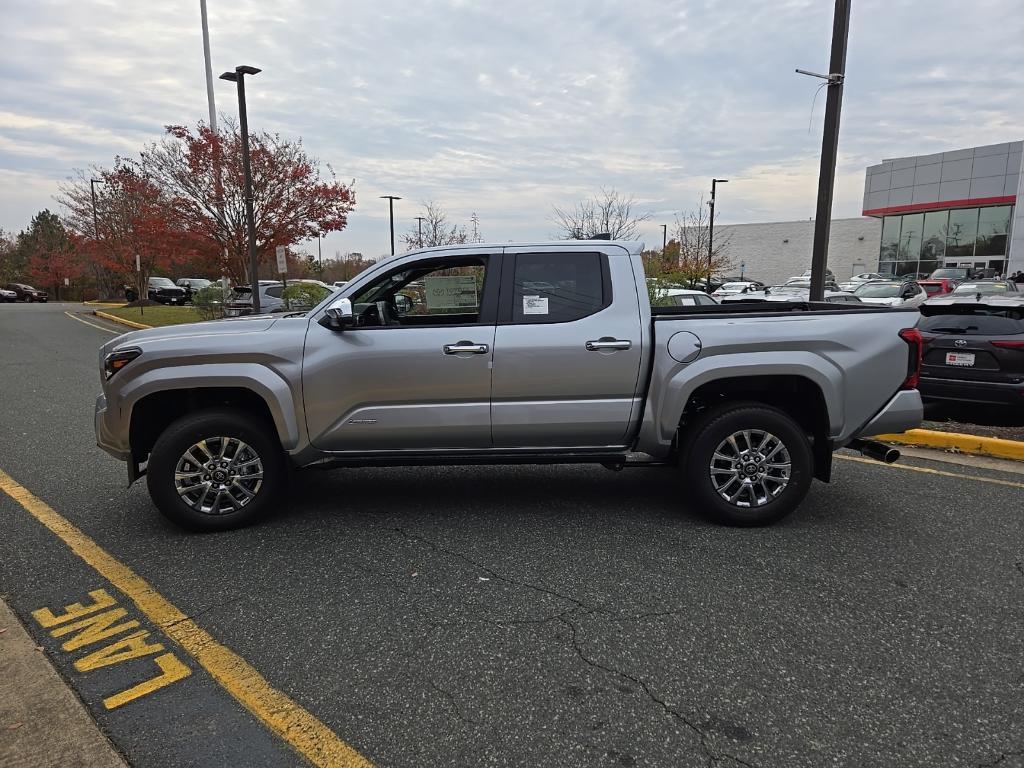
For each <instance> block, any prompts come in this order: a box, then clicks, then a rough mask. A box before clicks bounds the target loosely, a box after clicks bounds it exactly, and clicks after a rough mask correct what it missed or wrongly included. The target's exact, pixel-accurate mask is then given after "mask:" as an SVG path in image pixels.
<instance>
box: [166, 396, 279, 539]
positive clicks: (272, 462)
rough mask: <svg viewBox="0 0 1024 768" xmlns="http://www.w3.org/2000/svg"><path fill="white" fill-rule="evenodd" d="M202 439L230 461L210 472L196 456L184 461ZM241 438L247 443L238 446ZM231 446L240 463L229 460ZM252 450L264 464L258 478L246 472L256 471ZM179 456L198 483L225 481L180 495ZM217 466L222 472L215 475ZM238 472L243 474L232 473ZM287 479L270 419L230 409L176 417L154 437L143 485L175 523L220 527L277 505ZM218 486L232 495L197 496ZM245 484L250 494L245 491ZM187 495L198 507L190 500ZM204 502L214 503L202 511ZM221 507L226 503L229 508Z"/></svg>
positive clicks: (207, 528)
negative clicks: (205, 488) (176, 475)
mask: <svg viewBox="0 0 1024 768" xmlns="http://www.w3.org/2000/svg"><path fill="white" fill-rule="evenodd" d="M222 439H225V440H226V441H227V443H228V447H227V449H226V451H222V450H220V449H221V448H222V446H223V445H224V443H223V442H222ZM204 440H205V441H209V442H208V443H207V444H206V447H207V449H209V455H210V458H211V459H215V458H218V457H216V456H214V455H213V454H215V453H218V452H220V453H222V454H226V455H224V460H225V461H224V463H226V464H228V465H229V466H227V467H224V468H219V467H218V468H215V469H214V470H213V471H212V474H203V473H204V472H207V469H206V468H204V467H203V465H202V464H200V463H199V461H194V463H192V464H189V463H188V462H187V461H186V457H185V452H186V451H188V450H189V449H190V448H193V446H197V445H198V444H199V443H200V442H201V441H204ZM232 441H234V442H232ZM241 444H244V445H245V446H246V447H245V448H243V449H239V448H238V446H240V445H241ZM233 447H234V457H235V458H237V460H238V462H239V464H240V465H241V466H240V468H236V467H234V466H233V462H232V448H233ZM200 455H202V454H201V453H200V452H195V453H193V454H192V457H193V459H195V457H197V456H200ZM253 455H255V457H256V458H257V459H258V461H259V463H260V464H262V470H263V473H262V478H259V479H258V484H257V480H256V479H252V478H251V477H250V476H249V475H246V474H244V473H245V472H254V471H256V469H257V467H258V464H254V462H253V460H252V456H253ZM179 462H184V463H183V464H182V465H181V466H182V468H183V469H184V470H185V471H186V472H187V473H189V474H195V475H197V477H196V482H197V483H198V484H200V485H202V486H206V487H208V486H207V483H208V482H210V483H214V484H216V481H217V480H222V481H223V483H224V485H220V486H215V487H212V488H210V490H209V491H208V492H206V491H204V490H202V489H200V490H197V491H194V492H192V493H191V494H186V495H184V496H183V495H181V494H179V492H178V488H177V485H176V482H177V481H176V479H175V473H176V471H177V470H178V467H179ZM217 469H220V472H221V473H223V474H221V475H218V474H217ZM197 470H198V471H197ZM238 472H241V473H243V474H236V473H238ZM287 479H288V477H287V465H286V462H285V458H284V453H283V451H282V450H281V446H280V444H279V443H278V441H277V436H276V434H275V432H274V428H273V425H272V424H269V423H267V422H266V421H265V420H264V419H260V418H253V415H252V414H250V413H245V412H242V411H235V410H228V409H211V410H204V411H199V412H197V413H193V414H190V415H188V416H184V417H182V418H180V419H178V420H177V421H175V422H174V423H173V424H171V425H170V426H169V427H167V429H165V430H164V432H163V434H161V435H160V437H159V438H158V439H157V441H156V445H154V446H153V450H152V452H151V453H150V456H149V465H148V468H147V470H146V485H147V487H148V488H149V495H150V498H152V499H153V503H154V504H156V507H157V509H159V510H160V512H161V513H162V514H163V515H164V516H165V517H166V518H168V519H169V520H171V521H172V522H174V523H175V524H177V525H179V526H181V527H182V528H187V529H189V530H192V531H224V530H228V529H231V528H240V527H242V526H245V525H249V524H250V523H253V522H255V521H256V520H258V519H259V518H260V517H262V516H263V515H265V514H267V513H269V512H271V511H272V510H274V509H275V508H276V507H277V504H278V501H279V499H280V498H281V496H282V493H283V491H284V489H285V486H286V484H287ZM236 481H237V482H236ZM182 482H183V483H184V481H182ZM218 488H227V489H228V490H226V491H224V494H230V498H229V497H228V496H226V495H222V496H221V499H223V503H221V502H219V501H218V502H217V503H213V502H211V498H210V495H202V496H201V494H215V493H216V491H217V489H218ZM243 489H244V490H247V491H249V492H250V493H253V494H254V495H252V496H251V497H250V496H248V495H247V494H246V493H243ZM197 499H198V501H197ZM236 499H240V501H236ZM189 501H192V502H194V503H196V504H197V505H198V506H199V507H200V508H197V507H195V506H192V505H191V504H190V503H189ZM204 506H211V507H213V509H212V510H209V511H203V510H202V509H201V507H204ZM223 507H229V509H228V511H224V510H223Z"/></svg>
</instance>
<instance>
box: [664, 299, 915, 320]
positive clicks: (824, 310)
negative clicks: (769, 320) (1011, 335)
mask: <svg viewBox="0 0 1024 768" xmlns="http://www.w3.org/2000/svg"><path fill="white" fill-rule="evenodd" d="M916 311H917V310H916V309H914V308H910V309H904V308H902V307H880V306H878V305H873V304H857V303H853V302H850V303H833V302H827V301H785V302H783V301H777V302H774V301H773V302H768V301H752V302H750V303H745V302H741V301H736V302H729V303H728V304H719V305H717V306H683V307H676V306H671V307H651V315H652V317H653V318H654V319H655V320H665V319H669V320H678V319H679V318H680V317H683V316H691V317H699V316H701V315H714V316H716V317H721V316H722V315H743V316H744V317H772V316H775V315H782V314H787V313H791V312H815V313H820V314H840V313H844V312H870V313H879V312H916Z"/></svg>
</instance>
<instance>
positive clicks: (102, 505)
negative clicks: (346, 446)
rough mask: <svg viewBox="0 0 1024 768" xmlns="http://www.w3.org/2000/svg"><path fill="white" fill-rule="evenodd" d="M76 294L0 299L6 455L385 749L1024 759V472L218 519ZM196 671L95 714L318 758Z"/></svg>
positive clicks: (208, 622)
mask: <svg viewBox="0 0 1024 768" xmlns="http://www.w3.org/2000/svg"><path fill="white" fill-rule="evenodd" d="M64 308H67V307H63V308H62V307H60V305H32V306H27V307H26V306H21V305H17V306H14V305H12V306H10V307H6V306H5V307H0V336H2V337H3V338H4V339H5V340H6V343H8V348H9V353H8V357H7V359H8V361H9V363H8V364H6V365H5V366H3V367H0V391H3V392H4V393H5V399H6V402H7V409H6V416H5V418H4V419H3V420H2V423H0V469H3V470H4V471H6V472H8V473H9V474H11V475H12V476H13V477H14V478H15V479H16V480H18V481H19V482H21V483H22V484H24V485H26V486H27V487H28V488H29V489H30V490H32V491H33V492H34V493H36V494H37V495H39V496H40V497H41V498H42V499H43V500H45V501H46V502H47V503H48V504H50V505H51V506H53V507H54V508H55V509H56V510H57V511H58V512H60V513H61V514H62V515H65V516H66V517H67V518H68V519H70V520H71V522H73V523H74V524H75V525H76V526H79V527H80V528H82V529H83V530H84V531H85V532H86V533H87V534H88V535H89V536H91V537H92V538H94V539H95V540H96V541H97V543H99V544H100V546H102V547H103V548H105V549H106V550H107V551H109V552H110V553H111V554H113V555H114V556H116V557H118V558H119V559H121V560H122V561H123V562H125V563H126V564H127V565H129V566H130V567H131V568H132V569H134V570H135V571H136V572H137V573H138V574H139V575H141V576H142V577H144V578H145V579H146V580H147V581H148V582H149V583H150V584H152V585H153V587H154V588H155V589H156V590H157V591H159V592H160V593H161V594H162V595H164V596H165V597H167V598H168V599H169V600H171V601H172V602H173V603H174V604H175V605H176V606H178V607H179V608H180V609H181V610H182V611H183V612H185V613H186V614H187V615H189V616H191V617H194V618H195V620H196V621H197V622H198V623H199V624H200V625H201V626H202V627H203V628H204V629H206V630H208V631H209V632H211V633H212V634H213V635H214V637H216V638H217V639H218V640H219V641H221V642H223V643H224V644H225V645H227V646H228V647H229V648H231V649H232V650H234V651H235V652H237V653H238V654H240V655H241V656H242V657H243V658H245V659H246V660H247V661H248V662H249V663H251V664H252V665H253V666H255V667H256V668H257V669H258V670H259V671H260V672H261V673H262V674H263V675H264V676H265V677H266V678H267V679H268V680H269V681H270V682H271V683H272V684H273V685H274V686H275V687H277V688H278V689H280V690H282V691H284V692H286V693H287V694H288V695H289V696H291V697H293V698H294V699H295V700H296V701H298V702H299V703H300V704H301V705H302V706H304V707H305V708H307V709H308V710H309V711H311V712H312V713H314V714H315V715H316V716H317V717H318V718H319V719H320V720H321V721H323V722H324V723H325V724H326V725H328V726H329V727H330V728H331V729H332V730H333V731H334V732H335V733H337V734H338V735H339V736H340V737H341V738H342V739H344V740H345V741H347V742H348V743H349V744H351V745H352V746H353V747H355V748H356V749H358V750H359V751H360V752H361V753H362V754H363V755H365V756H366V757H368V758H369V759H371V760H373V761H374V762H376V763H377V764H379V765H382V766H424V765H430V766H468V765H473V766H505V765H524V764H534V765H541V766H548V765H551V766H608V767H609V768H615V766H673V767H675V766H681V767H684V768H685V767H687V766H695V767H699V768H707V767H708V766H718V767H721V768H738V766H757V767H758V768H768V767H769V766H784V767H785V768H792V767H798V766H821V765H835V766H857V767H858V768H860V767H861V766H864V767H869V766H878V767H879V768H881V767H883V766H885V767H888V766H892V765H900V766H983V765H990V766H995V765H998V766H1000V767H1001V768H1010V767H1011V766H1016V767H1017V768H1020V766H1021V765H1022V764H1024V757H1022V755H1024V752H1022V745H1024V622H1022V620H1021V617H1022V609H1024V578H1022V576H1024V572H1022V568H1021V562H1024V518H1022V515H1024V508H1022V506H1021V499H1022V498H1024V494H1022V490H1021V489H1020V488H1018V487H1010V486H1005V485H994V484H986V483H983V482H979V481H976V480H972V479H970V478H969V477H962V478H954V477H946V476H936V475H924V474H919V473H915V472H910V471H906V470H899V469H893V468H887V467H882V466H874V465H871V464H861V463H854V462H849V461H837V462H836V468H835V481H834V482H833V483H832V484H831V485H823V484H821V483H815V485H814V487H813V489H812V492H811V494H810V496H809V497H808V499H807V501H806V502H805V504H804V505H803V507H802V508H801V509H800V510H798V511H797V512H796V513H795V514H794V515H792V516H791V517H790V518H788V519H786V520H785V521H783V522H782V523H781V524H779V525H776V526H774V527H772V528H768V529H758V530H738V529H726V528H720V527H716V526H714V525H711V524H709V523H707V522H705V521H704V520H703V519H702V518H700V517H699V516H698V515H696V514H694V513H693V512H692V511H690V510H687V508H686V505H685V502H686V492H685V488H683V487H682V486H681V485H680V484H679V483H678V482H677V479H676V476H675V473H674V472H673V471H672V470H668V469H665V470H634V471H629V470H627V471H623V472H620V473H612V472H608V471H606V470H604V469H601V468H599V467H559V466H552V467H529V466H518V467H461V468H444V469H430V468H402V469H354V470H346V471H339V472H330V473H328V472H309V473H305V474H302V475H298V476H297V478H296V483H295V487H294V499H293V502H292V504H291V505H290V506H289V507H288V508H287V509H282V510H281V512H280V514H278V515H276V516H274V517H273V518H271V519H269V520H267V521H266V522H265V523H263V524H262V525H259V526H256V527H253V528H249V529H246V530H242V531H233V532H228V533H224V534H217V535H207V536H196V535H189V534H185V533H183V532H181V531H179V530H177V529H175V528H173V527H171V526H170V525H169V524H167V523H165V522H164V521H163V519H162V518H160V517H159V515H158V514H157V513H156V512H155V510H154V509H153V508H152V506H151V504H150V502H149V499H148V497H147V495H146V492H145V488H144V487H143V486H142V485H140V484H136V486H133V487H132V488H130V489H127V490H126V489H125V471H124V468H123V466H121V465H120V464H119V463H117V462H115V461H113V460H112V459H109V458H108V457H106V456H105V455H104V454H102V453H101V452H100V451H99V450H98V449H96V448H95V447H94V446H93V442H94V441H93V435H92V423H91V418H92V410H91V409H92V401H93V399H94V396H95V393H96V392H97V391H98V373H97V371H96V361H95V348H96V346H98V344H99V343H100V341H102V340H103V339H105V338H107V337H106V335H104V334H102V333H101V332H100V331H98V330H95V329H90V328H89V327H88V326H84V325H82V324H80V323H75V322H74V321H72V320H69V319H67V318H66V317H64V316H63V314H62V311H63V309H64ZM908 463H911V462H908ZM916 463H918V464H921V465H922V466H931V465H929V464H928V463H927V462H924V461H916ZM935 466H937V467H938V468H941V469H943V470H947V471H948V470H951V469H955V468H954V467H953V466H952V465H948V464H946V465H941V467H939V465H935ZM955 471H957V472H961V471H962V472H963V474H966V475H972V474H973V475H977V476H980V477H1000V478H1003V479H1009V480H1015V481H1017V482H1024V480H1022V476H1021V475H1016V476H1012V475H1004V474H1000V473H998V472H996V471H995V470H974V469H967V468H964V469H962V470H961V469H955ZM0 515H2V518H3V521H4V530H5V534H6V535H5V536H2V537H0V593H2V594H4V595H6V596H7V599H8V601H9V603H10V604H11V605H12V607H13V608H14V609H15V610H16V611H17V612H18V614H19V615H20V616H21V617H22V619H23V620H24V619H25V617H26V616H27V615H28V614H29V613H30V612H31V611H32V610H34V609H35V608H38V607H40V606H41V605H56V604H63V603H62V602H61V601H62V600H63V601H64V602H71V601H73V600H75V599H78V597H79V595H80V594H81V593H82V592H83V579H85V578H86V577H85V576H83V574H82V571H81V569H80V568H79V567H78V566H77V565H76V564H75V562H74V558H72V557H70V556H68V555H66V554H62V553H60V552H59V550H58V549H57V548H55V547H54V545H52V543H51V542H50V541H49V540H48V539H47V537H46V534H45V533H44V532H42V531H41V530H40V528H39V526H38V524H37V523H35V522H34V521H33V520H32V519H31V518H29V517H28V516H27V515H25V514H24V513H22V512H20V511H19V509H18V508H17V507H16V505H14V504H13V503H12V502H11V501H10V500H9V499H7V498H6V497H2V498H0ZM87 586H88V587H89V588H95V584H88V585H87ZM64 598H67V599H66V600H64ZM61 671H62V674H64V675H65V677H66V678H67V679H68V680H69V681H70V682H71V683H72V685H76V686H79V685H84V683H82V681H80V680H78V679H76V678H75V676H74V674H73V673H72V672H69V671H68V670H66V669H62V670H61ZM193 677H194V678H197V681H196V685H197V688H196V689H195V691H193V694H194V696H193V697H192V698H190V697H189V696H180V697H176V696H172V695H168V696H166V697H164V698H162V699H159V700H154V701H153V702H151V703H149V704H146V706H147V707H149V708H150V709H151V710H152V711H151V712H150V711H149V710H147V713H148V714H147V716H146V717H141V716H139V717H131V718H130V719H129V720H128V721H127V723H124V724H119V723H118V722H114V721H113V720H111V719H110V718H109V717H108V716H107V715H105V714H104V713H102V712H99V711H97V710H96V709H95V708H94V707H90V711H92V713H93V715H94V716H96V717H97V718H99V722H100V724H101V726H102V727H104V729H105V730H107V732H108V733H110V735H111V736H112V738H114V740H115V743H118V744H119V746H121V747H122V748H123V749H124V751H126V752H127V753H129V755H130V757H131V760H130V761H131V762H132V764H134V765H140V766H164V765H166V766H172V765H173V766H177V765H183V764H188V765H221V764H225V762H224V759H225V758H224V755H225V753H226V754H230V755H232V756H233V757H234V762H235V763H238V764H241V763H245V764H247V765H277V764H282V763H286V762H287V761H288V759H289V755H290V756H291V757H290V759H293V760H294V759H295V755H294V754H292V753H289V752H287V750H285V751H283V752H282V751H276V750H275V749H274V746H273V744H272V743H270V742H267V743H264V742H262V741H260V740H259V738H260V737H259V735H258V731H257V730H253V729H258V727H257V726H254V725H253V724H251V723H248V722H247V721H246V720H245V713H244V712H241V713H239V712H237V711H234V710H232V709H231V706H232V704H231V702H230V701H228V702H227V703H224V702H222V701H221V700H220V699H216V698H215V695H216V692H215V691H214V692H210V691H208V690H207V689H206V688H204V687H203V685H205V684H204V683H203V681H202V680H198V678H199V677H200V676H199V675H194V676H193ZM189 690H192V689H189ZM84 698H86V700H87V701H86V703H87V704H89V702H90V701H91V699H90V696H89V695H85V696H84ZM204 702H205V703H206V705H205V706H204V707H203V708H202V713H203V714H202V717H203V718H206V719H204V720H203V721H202V727H201V728H199V727H198V726H197V725H196V724H195V718H196V715H195V714H194V707H196V706H197V705H198V704H202V703H204ZM197 703H198V704H197ZM214 704H217V706H214ZM127 709H128V708H126V710H127ZM235 709H238V708H237V707H236V708H235ZM126 717H128V715H126ZM222 718H223V719H224V720H223V722H222V720H221V719H222ZM228 718H232V719H231V720H230V723H229V722H228ZM186 724H189V727H191V728H192V729H193V730H192V731H188V733H189V734H190V739H189V740H186V739H184V738H180V739H179V740H178V741H176V742H175V741H173V738H172V737H173V731H174V730H177V731H181V730H182V728H183V727H185V725H186ZM232 734H240V735H238V736H233V735H232ZM201 738H205V739H207V740H208V741H210V742H211V743H213V742H216V743H223V744H224V745H225V746H224V751H222V752H218V753H212V752H211V753H210V754H206V753H204V752H202V751H200V750H199V749H198V748H195V747H194V746H193V747H190V746H189V745H190V744H192V745H194V744H197V743H206V742H202V741H196V739H201ZM217 740H220V741H219V742H218V741H217ZM147 745H152V746H151V748H150V746H147ZM189 749H192V750H193V751H192V752H188V750H189ZM182 750H185V752H182Z"/></svg>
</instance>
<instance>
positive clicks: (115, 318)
mask: <svg viewBox="0 0 1024 768" xmlns="http://www.w3.org/2000/svg"><path fill="white" fill-rule="evenodd" d="M93 314H94V315H96V317H102V318H103V319H104V320H109V321H110V322H112V323H120V324H121V325H127V326H128V327H129V328H135V329H137V330H141V331H144V330H146V329H147V328H152V327H153V326H152V325H146V324H145V323H136V322H134V321H132V320H125V319H124V318H123V317H118V316H117V315H109V314H107V313H106V312H100V311H99V310H98V309H96V310H93Z"/></svg>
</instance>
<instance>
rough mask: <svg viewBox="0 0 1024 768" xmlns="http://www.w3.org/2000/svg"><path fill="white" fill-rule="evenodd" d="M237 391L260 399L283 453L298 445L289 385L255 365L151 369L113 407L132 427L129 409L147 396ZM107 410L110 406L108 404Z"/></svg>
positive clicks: (295, 412) (126, 388)
mask: <svg viewBox="0 0 1024 768" xmlns="http://www.w3.org/2000/svg"><path fill="white" fill-rule="evenodd" d="M226 387H236V388H241V389H248V390H250V391H251V392H254V393H255V394H257V395H259V396H260V397H261V398H262V399H263V401H264V402H265V403H266V404H267V407H268V408H269V409H270V415H271V417H272V418H273V420H274V426H275V428H276V429H277V435H278V438H279V439H280V441H281V447H282V448H284V449H285V450H286V451H289V450H293V449H295V448H296V447H298V445H299V440H300V438H301V435H300V431H299V418H298V408H297V404H296V396H295V395H294V394H293V393H292V390H291V387H290V386H289V385H288V381H287V380H286V379H285V378H284V377H282V376H281V374H279V373H278V372H277V371H275V370H273V369H272V368H268V367H267V366H264V365H259V364H257V363H237V362H236V363H230V364H217V363H204V364H198V365H188V366H180V365H179V366H174V367H168V368H153V369H151V370H148V371H145V372H143V373H141V374H139V376H137V377H136V378H134V379H132V380H131V381H130V382H127V383H126V384H125V385H124V387H123V388H122V389H121V390H120V392H119V397H118V400H119V402H118V403H117V404H116V405H117V407H118V408H119V409H120V413H121V421H122V423H123V424H125V425H128V424H131V417H132V409H133V408H134V407H135V405H136V404H137V403H138V402H139V401H140V400H142V399H143V398H144V397H146V396H147V395H151V394H154V393H156V392H167V391H169V390H174V389H200V388H202V389H220V388H226ZM108 407H109V404H108Z"/></svg>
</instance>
